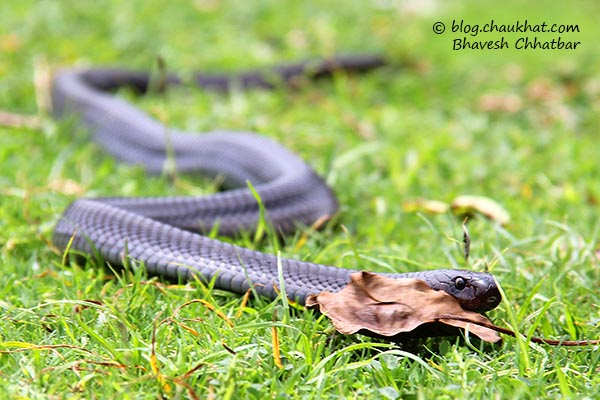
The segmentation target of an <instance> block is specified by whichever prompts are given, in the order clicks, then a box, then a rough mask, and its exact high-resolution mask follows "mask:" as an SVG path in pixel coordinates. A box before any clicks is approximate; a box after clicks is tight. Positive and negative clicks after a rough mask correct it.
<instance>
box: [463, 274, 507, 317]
mask: <svg viewBox="0 0 600 400" xmlns="http://www.w3.org/2000/svg"><path fill="white" fill-rule="evenodd" d="M468 287H469V289H470V290H469V291H470V292H471V293H470V295H469V296H468V297H466V298H462V299H459V301H460V303H461V306H462V307H463V308H464V309H465V310H469V311H477V312H486V311H490V310H493V309H494V308H496V307H497V306H498V304H500V302H501V301H502V295H501V294H500V290H499V289H498V287H497V286H496V282H495V281H494V280H493V278H490V279H479V278H471V279H469V281H468Z"/></svg>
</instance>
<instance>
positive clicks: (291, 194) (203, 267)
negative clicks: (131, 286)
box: [51, 55, 501, 312]
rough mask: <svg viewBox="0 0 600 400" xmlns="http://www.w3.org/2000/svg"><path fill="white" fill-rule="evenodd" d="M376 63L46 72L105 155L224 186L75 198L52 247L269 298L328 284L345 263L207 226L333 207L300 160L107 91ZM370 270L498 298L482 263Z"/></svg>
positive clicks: (287, 221)
mask: <svg viewBox="0 0 600 400" xmlns="http://www.w3.org/2000/svg"><path fill="white" fill-rule="evenodd" d="M384 64H385V60H384V59H383V57H380V56H377V55H346V56H336V57H333V58H327V59H320V60H315V61H304V62H296V63H292V64H285V65H283V64H282V65H277V66H273V67H270V68H259V69H256V70H244V71H239V72H225V73H222V72H216V73H196V74H193V75H190V76H186V77H180V76H178V75H176V74H173V73H170V72H165V71H163V70H161V71H159V72H158V73H157V72H155V73H152V74H151V73H148V72H146V71H139V70H129V69H123V68H103V67H91V68H76V67H70V68H65V69H62V70H59V71H57V72H56V73H55V74H54V77H53V81H52V88H51V101H52V108H53V114H54V115H55V117H56V118H57V119H70V120H72V121H75V122H74V124H75V126H76V127H77V128H80V127H83V128H84V129H85V130H87V131H88V132H89V133H90V134H91V136H92V139H93V141H94V142H95V143H97V145H99V147H101V148H103V149H104V150H105V151H106V152H108V153H109V154H111V155H112V156H114V157H115V158H116V159H117V160H119V161H121V162H124V163H127V164H131V165H136V166H138V167H141V168H143V169H144V170H145V171H146V172H147V173H149V174H161V173H164V171H165V168H166V166H168V165H172V166H174V168H175V171H177V173H179V172H185V173H200V174H202V175H205V176H208V177H213V178H215V177H218V178H219V179H221V180H222V182H223V188H224V190H221V191H217V192H216V193H214V194H209V195H204V196H164V197H122V196H106V197H94V198H85V197H84V198H79V199H75V200H74V201H73V202H72V203H71V204H70V205H69V206H68V207H67V208H66V210H65V211H64V212H63V213H62V215H61V216H60V217H59V218H58V221H57V223H56V225H55V228H54V232H53V239H52V240H53V244H54V245H55V246H56V247H57V248H58V249H60V250H61V251H63V252H66V253H68V254H76V255H79V256H81V255H84V256H87V257H100V259H101V260H103V262H105V263H107V264H109V265H112V266H123V265H125V264H127V262H128V260H134V261H135V262H136V263H137V264H136V265H139V266H142V267H143V268H145V270H146V272H147V273H148V274H149V275H151V276H158V277H163V278H165V279H174V280H177V281H180V282H187V281H193V280H201V281H202V282H204V283H206V284H212V285H214V287H215V288H219V289H223V290H226V291H230V292H234V293H238V294H244V293H246V292H247V291H248V290H250V289H251V290H254V291H255V293H256V294H257V295H259V296H265V297H267V298H270V299H276V298H277V297H278V296H280V293H281V291H282V290H285V295H286V296H287V297H288V298H289V299H291V300H294V301H296V302H298V303H299V304H301V305H303V304H305V301H306V299H307V297H308V296H310V295H312V294H319V293H321V292H324V291H329V292H338V291H340V290H341V289H343V288H344V287H346V286H347V284H348V283H349V281H350V280H351V275H352V274H353V273H355V272H357V271H356V270H352V269H347V268H343V267H335V266H328V265H319V264H316V263H312V262H309V261H300V260H296V259H292V258H284V257H281V256H279V255H277V254H267V253H263V252H259V251H256V250H251V249H248V248H245V247H242V246H238V245H235V244H232V243H229V242H228V241H222V240H218V239H215V238H214V237H215V235H213V236H211V237H209V236H210V235H207V233H210V232H216V233H217V235H216V236H217V238H218V237H220V236H221V235H223V236H228V235H233V236H235V235H239V234H240V232H249V231H252V230H253V229H256V227H257V224H259V223H260V221H261V218H262V220H263V221H266V222H267V223H268V224H269V226H270V227H272V229H273V231H274V232H276V233H277V234H288V233H291V232H294V231H295V230H297V229H298V228H299V227H310V226H311V224H313V223H315V221H318V220H321V219H323V218H327V217H331V216H333V215H335V214H336V212H337V211H338V208H339V204H338V202H337V200H336V197H335V195H334V193H333V191H332V189H331V188H330V187H329V186H328V185H327V184H326V183H325V181H324V180H323V179H322V178H321V177H320V176H319V175H318V174H317V173H316V172H315V170H314V169H313V168H312V167H311V166H309V165H308V164H307V163H306V162H305V161H304V160H302V159H301V158H300V157H299V156H297V155H296V154H294V153H292V152H291V151H290V150H288V149H287V148H285V147H284V146H283V145H281V144H279V143H277V142H275V141H274V140H273V139H271V138H268V137H266V136H264V135H260V134H258V133H254V132H246V131H231V130H213V131H210V132H204V133H202V134H198V133H193V132H187V131H184V130H179V129H176V128H172V127H168V126H165V124H164V123H163V122H161V121H158V120H157V119H155V118H153V117H152V116H151V115H150V114H149V113H147V112H145V111H143V110H141V109H140V108H139V107H137V106H135V105H134V104H133V103H132V102H131V101H129V100H127V99H125V98H124V97H122V96H121V97H120V96H119V94H118V93H117V91H118V90H119V89H121V88H128V89H129V90H131V91H133V92H135V93H138V94H139V95H144V94H147V93H151V92H153V89H157V88H159V89H160V88H168V87H172V86H176V85H196V86H198V87H200V90H214V91H217V92H228V91H231V90H245V89H263V88H264V89H278V88H282V87H290V86H291V87H293V86H297V85H298V84H299V83H302V80H303V79H305V80H306V79H316V78H321V77H330V76H332V75H334V74H340V73H354V72H366V71H368V70H371V69H373V68H376V67H380V66H382V65H384ZM157 75H158V76H157ZM65 126H67V124H65ZM68 126H72V125H68ZM249 183H250V184H249ZM261 211H262V216H261ZM66 253H65V254H66ZM382 275H385V276H388V277H391V278H415V279H420V280H422V281H424V282H425V283H426V284H427V285H428V286H429V287H431V288H432V289H435V290H443V291H445V292H447V293H449V294H450V295H452V296H454V297H455V298H456V299H457V300H458V302H459V303H460V304H461V306H462V307H463V308H464V309H466V310H471V311H478V312H485V311H488V310H491V309H493V308H494V307H496V306H497V305H498V304H499V302H500V299H501V297H500V293H499V290H498V287H497V285H496V282H495V280H494V277H493V276H492V275H491V274H490V273H488V272H474V271H469V270H460V269H450V268H448V269H438V270H421V271H413V272H403V273H384V274H382Z"/></svg>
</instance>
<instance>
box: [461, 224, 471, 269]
mask: <svg viewBox="0 0 600 400" xmlns="http://www.w3.org/2000/svg"><path fill="white" fill-rule="evenodd" d="M467 222H469V217H465V219H464V220H463V223H462V229H463V243H464V245H465V250H464V252H465V253H464V254H465V264H467V265H468V264H469V255H470V254H471V236H470V235H469V229H468V228H467Z"/></svg>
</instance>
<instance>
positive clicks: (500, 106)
mask: <svg viewBox="0 0 600 400" xmlns="http://www.w3.org/2000/svg"><path fill="white" fill-rule="evenodd" d="M479 108H480V109H481V110H482V111H485V112H507V113H516V112H519V111H521V110H522V109H523V100H522V99H521V97H519V96H518V95H516V94H486V95H483V96H481V97H480V98H479Z"/></svg>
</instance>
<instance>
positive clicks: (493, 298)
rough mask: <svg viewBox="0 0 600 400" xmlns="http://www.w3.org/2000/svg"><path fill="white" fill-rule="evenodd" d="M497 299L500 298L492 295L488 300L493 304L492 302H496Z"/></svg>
mask: <svg viewBox="0 0 600 400" xmlns="http://www.w3.org/2000/svg"><path fill="white" fill-rule="evenodd" d="M497 300H498V299H497V298H496V296H490V297H488V299H487V302H488V303H490V304H491V303H495V302H496V301H497Z"/></svg>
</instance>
